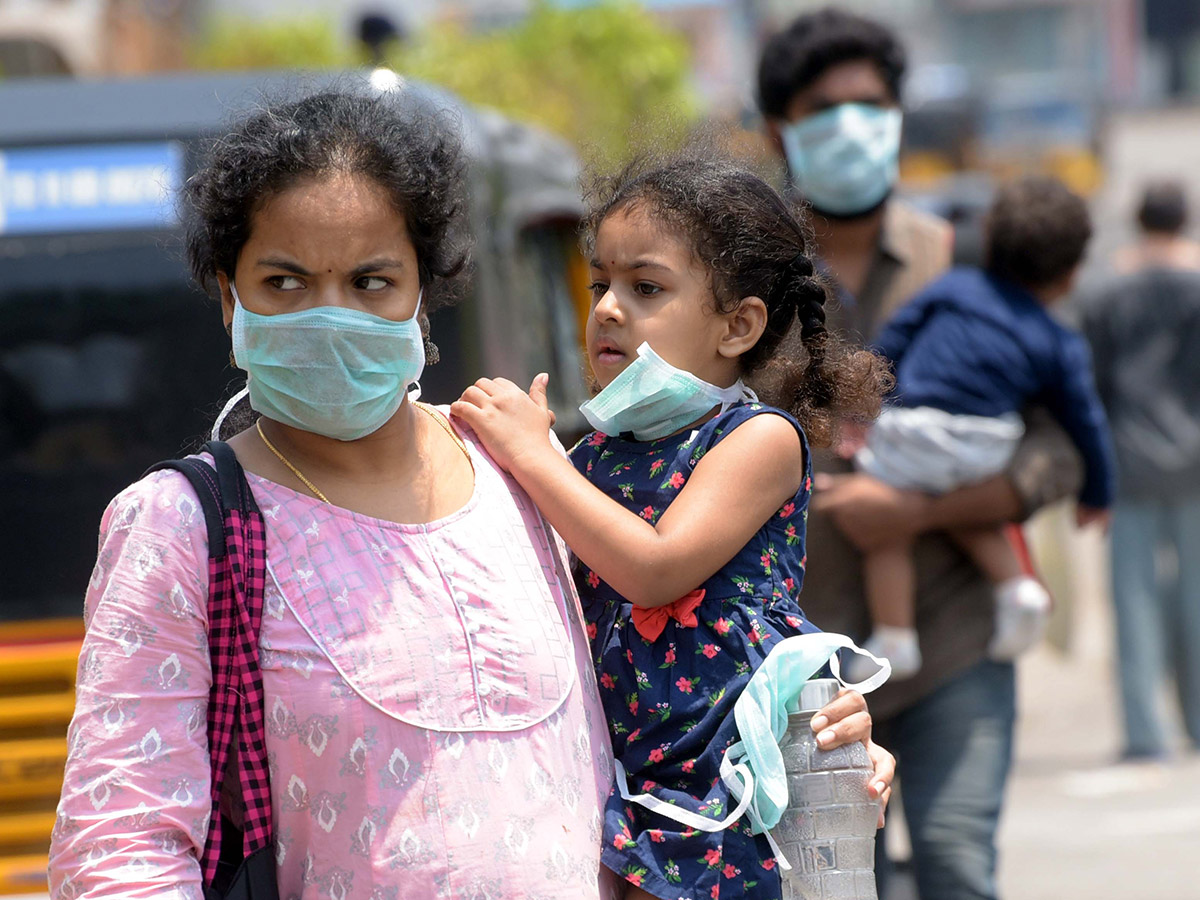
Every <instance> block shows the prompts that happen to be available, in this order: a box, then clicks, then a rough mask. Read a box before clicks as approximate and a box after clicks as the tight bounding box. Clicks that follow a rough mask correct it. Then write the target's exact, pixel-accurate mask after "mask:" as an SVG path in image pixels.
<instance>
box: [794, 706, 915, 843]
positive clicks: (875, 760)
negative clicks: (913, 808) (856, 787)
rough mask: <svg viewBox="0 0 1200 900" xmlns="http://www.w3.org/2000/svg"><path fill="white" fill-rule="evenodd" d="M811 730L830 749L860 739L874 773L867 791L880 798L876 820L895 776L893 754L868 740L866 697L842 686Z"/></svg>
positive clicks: (889, 796)
mask: <svg viewBox="0 0 1200 900" xmlns="http://www.w3.org/2000/svg"><path fill="white" fill-rule="evenodd" d="M812 730H813V731H814V732H816V734H817V746H819V747H820V748H821V749H822V750H832V749H833V748H834V747H841V746H844V745H845V744H852V743H854V742H855V741H862V742H863V745H864V746H865V747H866V748H867V754H868V755H869V756H870V757H871V764H872V765H873V766H874V767H875V773H874V774H873V775H872V776H871V783H870V785H868V787H867V793H868V795H870V796H871V797H873V798H876V799H878V800H879V824H878V827H879V828H882V827H883V814H884V812H885V811H886V810H887V805H888V800H890V799H891V797H892V779H893V778H895V776H896V757H894V756H892V754H890V753H888V752H887V751H886V750H884V749H883V748H882V747H880V746H879V745H878V744H876V743H875V742H874V741H873V740H871V714H870V713H869V712H867V700H866V698H865V697H863V695H862V694H860V693H859V692H858V691H850V690H847V689H845V688H842V690H840V691H839V692H838V695H837V696H836V697H834V698H833V700H831V701H830V702H829V703H828V704H827V705H826V706H825V707H824V708H822V709H821V710H819V711H818V712H817V714H816V715H815V716H813V718H812Z"/></svg>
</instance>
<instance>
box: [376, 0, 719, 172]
mask: <svg viewBox="0 0 1200 900" xmlns="http://www.w3.org/2000/svg"><path fill="white" fill-rule="evenodd" d="M390 63H391V64H392V66H393V67H394V68H395V69H396V70H397V71H399V72H402V73H404V74H405V75H407V76H409V77H412V78H415V79H418V80H422V81H428V82H431V83H433V84H439V85H442V86H444V87H446V88H448V89H449V90H451V91H453V92H454V93H456V94H458V95H459V96H460V97H462V98H463V99H464V100H466V101H468V102H471V103H477V104H480V105H483V106H490V107H494V108H495V109H498V110H499V111H501V112H503V113H505V114H506V115H509V116H512V117H513V118H516V119H522V120H525V121H530V122H534V123H536V124H538V125H541V126H542V127H544V128H546V129H548V130H550V131H553V132H556V133H558V134H560V135H562V136H563V137H565V138H567V139H568V140H569V141H571V142H572V143H573V144H574V145H575V146H576V147H578V148H579V150H580V151H581V152H582V153H583V154H584V156H585V157H588V158H590V159H591V160H592V161H595V162H597V163H600V164H602V165H611V164H613V163H615V162H617V161H619V160H621V159H622V158H624V157H626V156H627V155H628V154H629V153H630V152H631V151H637V150H640V149H670V148H672V147H674V146H677V145H678V144H679V143H680V142H681V141H682V140H683V139H684V137H685V135H686V133H687V130H688V127H689V126H690V125H691V124H693V122H694V121H695V119H696V117H697V115H698V112H699V107H698V104H697V102H696V98H695V97H694V95H693V94H692V92H691V90H690V87H689V83H688V78H689V72H690V59H689V49H688V46H687V43H686V41H685V40H684V39H683V37H682V36H680V35H678V34H676V33H674V32H672V31H669V30H668V29H666V28H665V27H663V26H662V25H661V24H660V23H659V22H658V21H657V20H656V19H655V18H654V17H653V16H652V15H650V14H649V13H647V12H646V11H645V10H644V9H642V8H641V7H640V6H638V5H637V4H635V3H632V2H627V0H602V2H599V3H597V4H595V5H593V6H586V7H582V8H572V9H563V8H559V7H556V6H554V5H552V4H550V3H548V2H538V3H535V5H534V7H533V9H532V10H531V12H530V13H529V15H528V16H526V17H525V18H524V19H522V20H521V21H520V22H519V23H518V24H516V25H514V26H513V27H511V28H504V29H497V30H494V31H489V32H485V33H481V34H471V33H468V32H466V31H464V30H463V29H462V28H461V27H456V26H454V25H440V26H437V27H435V28H433V29H431V30H429V31H427V32H425V33H423V34H421V35H419V36H418V37H417V38H416V39H415V40H414V41H412V42H411V43H410V44H408V45H405V46H403V47H400V48H397V49H396V51H395V52H394V53H393V56H392V58H391V59H390Z"/></svg>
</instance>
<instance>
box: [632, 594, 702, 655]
mask: <svg viewBox="0 0 1200 900" xmlns="http://www.w3.org/2000/svg"><path fill="white" fill-rule="evenodd" d="M702 600H704V588H699V589H697V590H694V591H692V592H691V593H690V594H684V595H683V596H682V597H680V598H679V599H678V600H676V601H674V602H672V603H667V604H665V605H663V606H655V607H651V608H643V607H641V606H635V607H634V608H633V627H634V628H636V629H637V632H638V634H640V635H641V636H642V637H644V638H645V639H646V640H648V641H650V642H651V643H653V642H654V641H657V640H658V637H659V635H661V634H662V633H663V629H664V628H666V627H667V620H668V619H674V620H675V621H676V622H678V623H679V624H680V625H682V626H683V627H684V628H695V627H696V626H697V625H698V624H699V621H698V620H697V619H696V607H698V606H699V605H700V603H701V601H702Z"/></svg>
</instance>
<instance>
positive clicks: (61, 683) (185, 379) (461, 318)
mask: <svg viewBox="0 0 1200 900" xmlns="http://www.w3.org/2000/svg"><path fill="white" fill-rule="evenodd" d="M361 77H362V76H358V75H340V76H308V77H304V78H301V77H300V76H296V75H284V74H279V75H269V76H265V77H264V76H262V75H254V76H250V75H211V74H204V75H186V76H172V77H164V78H157V79H153V80H138V81H121V82H118V81H113V82H75V81H69V80H65V79H64V80H45V81H24V82H10V83H7V84H4V83H0V895H2V894H12V893H20V892H25V891H32V890H37V889H42V890H44V883H45V858H46V849H47V847H48V844H49V835H50V830H51V827H52V825H53V821H54V809H55V804H56V801H57V797H58V794H59V790H60V785H61V778H62V769H63V763H64V760H65V754H66V742H65V733H66V725H67V722H68V720H69V718H70V715H71V710H72V705H73V687H74V677H75V665H76V658H77V656H78V649H79V641H80V638H81V636H82V630H83V627H82V621H81V610H82V598H83V593H84V589H85V586H86V584H87V580H88V577H89V573H90V571H91V568H92V565H93V563H94V561H95V555H96V534H97V528H98V525H99V521H100V515H101V513H102V512H103V510H104V507H105V505H106V504H107V502H108V500H109V499H110V498H111V497H112V496H113V495H114V494H116V493H117V492H118V491H120V490H121V489H122V488H123V487H124V486H125V485H127V484H129V483H130V482H132V481H134V480H136V479H137V478H138V477H139V475H140V474H141V472H142V471H143V470H144V469H145V468H146V467H147V466H149V465H150V464H151V463H153V462H155V461H156V460H159V459H164V458H168V457H172V456H176V455H179V454H181V453H184V452H188V451H191V450H193V449H195V448H196V447H197V446H198V445H199V444H200V443H201V442H202V441H203V440H204V438H205V437H206V434H207V432H208V429H209V427H210V426H211V423H212V421H213V418H214V415H215V413H216V412H217V411H218V410H219V409H220V408H221V406H222V403H223V401H224V399H225V398H226V397H228V396H229V395H230V394H232V393H233V392H234V391H235V390H236V389H238V388H239V387H240V386H241V384H242V381H243V379H242V377H241V376H240V373H238V372H237V371H236V370H234V369H232V368H231V367H230V366H229V363H228V358H229V339H228V337H227V336H226V335H225V332H224V330H223V328H222V326H221V317H220V314H219V310H218V309H217V306H216V304H215V303H214V301H212V300H210V299H209V298H208V297H206V296H204V295H203V294H202V293H201V292H200V291H199V290H198V289H197V288H195V286H194V285H192V284H191V283H190V282H189V280H188V277H187V275H186V272H185V266H184V262H183V249H182V242H181V240H180V237H181V235H180V227H179V221H178V215H177V211H176V207H175V202H176V193H177V190H178V188H179V187H180V186H181V185H182V184H183V182H184V181H185V180H186V179H187V177H188V175H189V174H190V173H191V172H192V171H194V169H195V167H196V165H197V162H198V154H199V151H200V147H201V141H202V139H203V138H204V137H205V136H206V135H210V134H213V133H215V132H217V131H219V130H220V128H221V127H222V125H223V123H225V122H227V121H228V120H229V119H230V118H232V117H234V116H236V115H237V114H238V113H239V112H241V111H243V110H246V109H248V108H252V107H253V106H254V105H255V104H257V103H260V102H261V101H262V99H263V97H264V96H265V97H280V96H292V95H298V94H300V93H301V92H303V91H305V90H308V89H311V88H315V87H320V86H325V85H328V84H335V83H337V84H347V83H349V82H353V81H354V80H357V79H359V78H361ZM396 81H397V80H396V79H395V78H394V76H393V77H392V78H391V82H392V84H391V87H393V88H395V87H396ZM387 82H388V78H386V77H385V78H383V79H382V80H380V79H376V83H377V84H378V83H384V84H386V83H387ZM400 85H401V86H400V87H399V88H398V89H399V90H401V91H403V92H404V93H403V95H402V96H401V100H402V102H413V103H426V104H432V105H434V106H436V107H438V108H448V109H451V110H453V111H454V114H455V115H456V116H457V117H458V118H459V119H460V120H461V122H462V127H463V130H464V134H465V136H466V146H467V148H468V157H469V182H470V221H471V226H472V228H473V230H474V232H475V236H476V241H477V243H476V250H475V257H474V269H475V271H474V278H473V279H472V286H471V289H470V293H469V294H468V296H466V297H465V298H464V299H463V300H462V301H461V303H459V304H458V305H457V306H454V307H451V308H448V309H444V310H441V311H439V312H437V313H436V314H435V315H434V316H433V321H432V337H433V340H434V341H435V343H436V344H437V345H438V347H439V348H440V351H441V362H439V363H438V364H437V365H434V366H430V367H428V368H427V369H426V373H425V376H424V377H423V379H422V387H423V394H424V397H425V398H426V399H428V400H430V401H431V402H435V403H442V402H449V401H451V400H453V399H455V398H457V396H458V394H459V393H460V391H461V390H462V389H463V388H464V387H465V386H466V385H468V384H470V383H471V382H472V381H473V380H474V379H476V378H478V377H480V376H483V375H503V376H506V377H509V378H512V379H513V380H514V381H516V382H517V383H518V384H521V385H527V384H528V383H529V381H530V379H532V377H533V376H534V375H535V374H536V373H538V372H541V371H546V372H549V373H550V374H551V381H550V389H551V402H552V405H553V406H554V408H555V409H556V410H557V412H558V414H559V424H560V426H561V427H562V428H564V429H565V430H566V431H567V432H572V431H574V432H579V431H582V430H583V427H582V426H583V423H582V418H581V416H580V415H579V413H578V409H577V407H578V405H579V403H581V402H582V401H583V400H585V399H586V396H587V394H586V389H585V386H584V381H583V376H582V369H581V357H580V353H579V349H580V341H581V337H580V335H581V330H580V324H581V318H580V317H581V315H583V314H586V310H587V296H586V289H585V287H584V285H585V283H586V277H585V275H586V268H585V266H584V265H583V263H582V260H581V259H580V257H579V254H578V251H577V244H576V229H577V225H578V221H579V217H580V213H581V207H580V200H579V189H578V183H577V181H578V171H577V161H576V158H575V156H574V154H573V153H572V152H571V151H570V150H569V149H568V148H567V146H566V145H565V144H564V143H563V142H561V141H559V140H557V139H555V138H552V137H550V136H549V135H546V134H544V133H542V132H539V131H536V130H533V129H531V128H527V127H524V126H522V125H518V124H516V123H514V122H511V121H509V120H507V119H504V118H503V117H501V116H499V115H497V114H495V113H490V112H487V111H482V110H477V109H472V108H469V107H466V106H464V105H463V104H461V103H459V102H457V101H455V100H454V99H452V98H450V97H448V96H446V95H444V94H441V93H439V92H437V91H435V90H433V89H431V88H428V87H424V86H415V85H407V84H404V83H403V82H400Z"/></svg>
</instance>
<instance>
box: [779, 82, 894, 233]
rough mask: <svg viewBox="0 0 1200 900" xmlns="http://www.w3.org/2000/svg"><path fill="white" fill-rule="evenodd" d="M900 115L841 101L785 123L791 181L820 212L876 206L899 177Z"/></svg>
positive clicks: (837, 213) (836, 213) (850, 212)
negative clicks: (810, 114)
mask: <svg viewBox="0 0 1200 900" xmlns="http://www.w3.org/2000/svg"><path fill="white" fill-rule="evenodd" d="M901 119H902V116H901V113H900V110H898V109H883V108H881V107H878V106H872V105H871V104H869V103H842V104H840V105H838V106H834V107H832V108H831V109H827V110H825V111H824V112H819V113H817V114H815V115H812V116H807V117H805V118H803V119H801V120H800V121H799V122H793V123H790V124H788V125H785V126H783V128H782V129H781V135H782V138H783V149H784V153H785V155H786V156H787V162H788V170H789V172H790V174H791V178H792V183H793V184H794V185H795V187H796V189H797V190H798V191H799V192H800V194H801V195H802V196H803V197H804V198H805V199H806V200H808V201H809V202H810V203H811V204H812V205H813V207H814V208H816V209H817V210H818V211H819V212H825V213H829V214H830V215H834V216H855V215H858V214H860V213H865V212H867V211H868V210H870V209H873V208H874V207H876V206H878V205H879V204H880V203H881V202H883V199H884V198H885V197H886V196H887V195H888V192H889V191H890V190H891V189H892V186H893V185H894V184H895V183H896V179H897V177H898V176H899V172H900V163H899V158H900V123H901Z"/></svg>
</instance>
